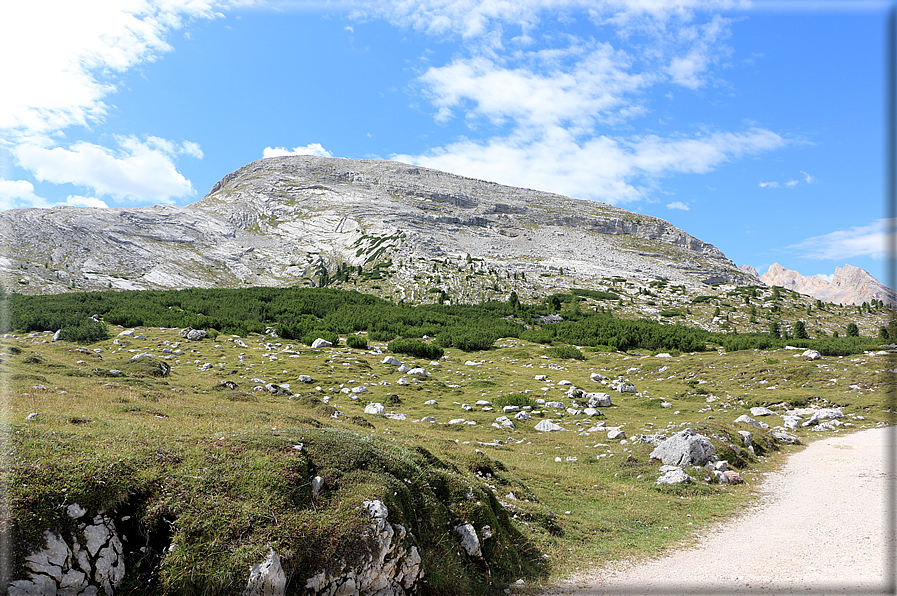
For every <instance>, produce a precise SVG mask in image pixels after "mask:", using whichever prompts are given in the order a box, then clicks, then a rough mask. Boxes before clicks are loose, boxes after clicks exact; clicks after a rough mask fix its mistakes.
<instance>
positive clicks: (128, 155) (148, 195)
mask: <svg viewBox="0 0 897 596" xmlns="http://www.w3.org/2000/svg"><path fill="white" fill-rule="evenodd" d="M116 140H117V141H118V143H119V145H120V147H121V150H120V151H118V152H113V151H111V150H109V149H107V148H106V147H101V146H100V145H94V144H91V143H85V142H78V143H74V144H73V145H71V147H70V148H68V149H65V148H62V147H54V148H52V149H48V148H46V147H41V146H38V145H20V146H18V147H16V148H15V149H13V153H14V155H15V156H16V159H17V161H18V163H19V165H20V166H21V167H23V168H25V169H27V170H30V171H31V172H33V174H34V177H35V178H37V179H38V180H40V181H42V182H52V183H54V184H67V183H70V184H75V185H79V186H86V187H88V188H92V189H93V190H94V191H95V192H96V193H97V194H99V195H107V196H110V197H112V198H113V199H115V200H119V201H120V200H124V199H136V200H140V201H152V202H158V203H170V202H172V200H173V199H176V198H182V197H188V196H192V195H194V194H196V191H195V190H194V189H193V185H192V184H191V183H190V181H189V180H187V179H186V178H184V176H183V175H181V173H180V172H178V171H177V168H176V167H175V164H174V158H175V157H176V156H177V155H181V154H187V155H191V156H193V157H196V156H197V155H202V152H201V151H200V150H199V146H198V145H197V144H196V143H190V142H187V143H183V144H177V143H174V142H172V141H168V140H165V139H160V138H158V137H149V138H148V139H147V140H146V141H140V140H139V139H137V138H136V137H133V136H131V137H118V138H117V139H116Z"/></svg>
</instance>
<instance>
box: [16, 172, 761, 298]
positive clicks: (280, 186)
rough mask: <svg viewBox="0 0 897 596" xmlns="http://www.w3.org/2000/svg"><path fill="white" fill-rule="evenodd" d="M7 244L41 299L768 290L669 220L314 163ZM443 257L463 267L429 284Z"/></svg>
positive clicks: (38, 224) (41, 228)
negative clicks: (123, 293)
mask: <svg viewBox="0 0 897 596" xmlns="http://www.w3.org/2000/svg"><path fill="white" fill-rule="evenodd" d="M0 240H2V242H3V244H4V246H6V247H8V249H6V250H5V252H6V254H4V255H3V257H4V258H2V259H0V280H2V282H3V283H4V284H6V285H7V286H12V287H15V288H17V290H18V291H22V292H28V293H47V292H61V291H68V290H71V289H84V290H87V289H106V288H109V287H112V288H119V289H157V288H185V287H241V286H247V285H266V286H284V285H295V284H306V285H316V284H320V283H322V282H324V283H326V282H327V281H328V280H329V279H332V278H333V277H334V276H335V275H336V274H337V273H338V272H339V271H340V269H342V268H345V267H347V266H352V267H355V268H358V267H361V268H362V269H360V270H358V271H364V270H367V271H368V275H367V278H368V279H373V280H376V279H377V277H380V276H381V275H385V274H389V275H390V276H391V278H392V279H391V285H393V286H394V291H395V295H394V296H395V297H397V298H403V299H407V300H414V301H422V300H423V301H426V300H427V299H428V298H429V299H430V300H432V298H433V297H432V295H431V296H429V297H428V296H426V295H425V291H426V290H425V287H426V286H429V288H432V287H433V286H434V285H439V287H440V289H441V290H444V291H445V292H446V294H447V295H448V296H449V297H451V298H452V299H453V300H454V301H461V302H467V301H478V300H482V299H488V298H490V297H493V295H501V294H505V295H506V294H507V292H508V291H509V290H508V288H507V287H504V286H502V284H501V283H499V282H501V281H502V280H508V279H515V280H518V274H519V282H520V283H519V284H515V289H516V290H517V291H518V292H519V293H520V294H521V297H523V296H524V295H536V294H539V293H541V292H543V291H548V290H550V289H551V288H553V287H555V286H557V287H563V286H566V287H569V286H570V285H577V284H579V285H584V286H585V287H589V286H590V285H593V282H594V283H597V282H598V281H599V280H601V279H606V278H609V277H613V276H622V277H630V278H637V279H645V280H649V279H661V278H662V279H667V280H669V281H670V282H671V283H674V284H683V285H689V286H694V285H701V284H702V283H718V282H723V281H729V282H734V283H739V284H741V283H750V284H753V283H756V279H755V278H751V276H748V275H746V274H745V273H743V272H741V271H739V270H738V268H737V267H735V265H734V263H732V262H731V261H729V260H728V259H726V257H725V255H723V253H722V252H721V251H719V249H717V248H716V247H714V246H713V245H710V244H707V243H705V242H702V241H700V240H698V239H697V238H694V237H693V236H691V235H689V234H687V233H686V232H684V231H683V230H680V229H679V228H676V227H674V226H672V225H671V224H669V223H668V222H666V221H663V220H661V219H657V218H654V217H649V216H645V215H639V214H636V213H632V212H629V211H626V210H624V209H619V208H616V207H612V206H609V205H606V204H603V203H598V202H594V201H584V200H577V199H570V198H567V197H563V196H559V195H554V194H550V193H545V192H539V191H534V190H527V189H520V188H512V187H508V186H502V185H498V184H493V183H489V182H483V181H480V180H473V179H469V178H463V177H460V176H455V175H452V174H446V173H443V172H438V171H435V170H429V169H425V168H420V167H415V166H409V165H405V164H401V163H397V162H389V161H380V160H346V159H333V158H321V157H310V156H302V157H278V158H270V159H264V160H260V161H256V162H253V163H251V164H248V165H247V166H244V167H243V168H240V169H239V170H237V171H236V172H233V173H231V174H228V175H227V176H225V177H224V179H222V180H221V181H220V182H219V183H218V184H216V185H215V187H214V188H213V189H212V191H211V192H210V193H209V194H208V195H206V196H205V197H204V198H203V199H201V200H200V201H198V202H196V203H193V204H192V205H188V206H186V207H177V206H155V207H143V208H134V209H88V208H72V207H63V208H54V209H25V210H13V211H6V212H3V213H0ZM468 255H470V259H468V258H467V256H468ZM436 260H438V261H440V262H441V263H443V264H447V263H449V262H450V261H455V262H457V264H458V266H457V268H455V269H454V273H453V274H449V275H446V273H445V272H444V271H443V274H442V275H440V276H439V279H438V281H437V280H436V279H435V278H431V279H430V280H428V282H427V283H418V282H421V281H422V278H421V276H422V275H424V274H426V273H430V272H431V267H432V266H433V262H434V261H436ZM378 264H379V268H377V269H376V270H372V268H374V267H375V266H376V265H378ZM561 273H563V276H564V277H565V279H563V280H559V279H558V277H559V276H561ZM475 276H479V277H475ZM374 285H375V284H374ZM516 286H519V288H517V287H516ZM375 289H376V288H375Z"/></svg>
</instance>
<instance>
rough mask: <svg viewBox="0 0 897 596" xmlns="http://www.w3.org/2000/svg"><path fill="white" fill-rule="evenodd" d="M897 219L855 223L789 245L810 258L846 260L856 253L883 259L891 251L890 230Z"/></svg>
mask: <svg viewBox="0 0 897 596" xmlns="http://www.w3.org/2000/svg"><path fill="white" fill-rule="evenodd" d="M895 225H897V220H892V219H880V220H878V221H876V222H873V223H871V224H869V225H866V226H854V227H852V228H849V229H847V230H838V231H835V232H830V233H828V234H823V235H822V236H813V237H812V238H807V239H806V240H804V241H802V242H799V243H797V244H792V245H791V246H788V247H787V248H789V249H791V250H794V251H796V252H798V253H800V254H801V255H802V256H804V257H806V258H810V259H824V260H835V261H843V260H846V259H851V258H854V257H872V258H875V259H882V258H884V257H885V255H886V253H887V251H888V242H887V240H888V234H891V235H893V234H894V229H895Z"/></svg>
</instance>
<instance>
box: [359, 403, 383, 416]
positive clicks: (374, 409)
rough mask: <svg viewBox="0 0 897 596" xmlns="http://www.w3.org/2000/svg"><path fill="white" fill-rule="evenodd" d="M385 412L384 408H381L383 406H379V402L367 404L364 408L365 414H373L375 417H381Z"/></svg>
mask: <svg viewBox="0 0 897 596" xmlns="http://www.w3.org/2000/svg"><path fill="white" fill-rule="evenodd" d="M385 412H386V408H385V407H383V404H381V403H380V402H375V403H372V404H368V405H366V406H365V407H364V413H365V414H375V415H377V416H382V415H383V414H384V413H385Z"/></svg>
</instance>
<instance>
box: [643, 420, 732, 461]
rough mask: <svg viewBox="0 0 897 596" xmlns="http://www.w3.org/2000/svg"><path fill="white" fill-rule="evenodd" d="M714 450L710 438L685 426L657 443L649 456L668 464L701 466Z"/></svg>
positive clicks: (708, 459)
mask: <svg viewBox="0 0 897 596" xmlns="http://www.w3.org/2000/svg"><path fill="white" fill-rule="evenodd" d="M715 450H716V449H715V448H714V446H713V443H711V442H710V439H708V438H707V437H705V436H704V435H700V434H698V433H696V432H695V431H694V430H693V429H691V428H686V429H683V430H680V431H679V432H677V433H676V434H674V435H673V436H671V437H670V438H668V439H666V440H665V441H663V442H661V443H660V444H659V445H657V447H655V448H654V450H653V451H652V452H651V455H650V456H651V457H652V458H654V459H659V460H660V461H662V462H663V463H664V464H666V465H669V466H679V467H682V466H703V465H704V464H706V463H707V462H708V461H710V458H711V457H712V456H713V452H714V451H715Z"/></svg>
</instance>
